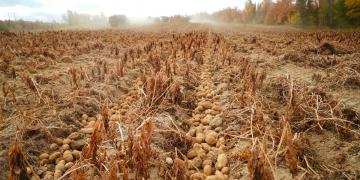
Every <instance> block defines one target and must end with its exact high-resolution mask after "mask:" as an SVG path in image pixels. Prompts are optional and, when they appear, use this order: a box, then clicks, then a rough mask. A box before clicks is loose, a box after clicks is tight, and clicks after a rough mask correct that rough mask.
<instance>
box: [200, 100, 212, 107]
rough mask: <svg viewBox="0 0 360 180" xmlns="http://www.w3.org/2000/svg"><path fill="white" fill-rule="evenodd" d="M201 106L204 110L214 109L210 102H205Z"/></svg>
mask: <svg viewBox="0 0 360 180" xmlns="http://www.w3.org/2000/svg"><path fill="white" fill-rule="evenodd" d="M201 106H202V107H203V108H204V109H211V108H212V107H213V104H212V103H211V102H210V101H205V102H203V103H202V104H201Z"/></svg>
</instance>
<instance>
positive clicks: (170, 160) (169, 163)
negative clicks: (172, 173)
mask: <svg viewBox="0 0 360 180" xmlns="http://www.w3.org/2000/svg"><path fill="white" fill-rule="evenodd" d="M165 161H166V163H167V164H168V165H172V164H173V163H174V161H173V160H172V158H171V157H167V158H166V160H165Z"/></svg>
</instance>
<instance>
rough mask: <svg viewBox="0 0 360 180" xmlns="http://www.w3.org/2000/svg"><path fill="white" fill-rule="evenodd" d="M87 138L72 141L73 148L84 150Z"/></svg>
mask: <svg viewBox="0 0 360 180" xmlns="http://www.w3.org/2000/svg"><path fill="white" fill-rule="evenodd" d="M86 142H87V141H86V140H85V139H80V140H76V141H74V142H72V143H71V145H70V146H71V149H76V150H80V151H81V150H82V148H83V147H84V146H85V145H86Z"/></svg>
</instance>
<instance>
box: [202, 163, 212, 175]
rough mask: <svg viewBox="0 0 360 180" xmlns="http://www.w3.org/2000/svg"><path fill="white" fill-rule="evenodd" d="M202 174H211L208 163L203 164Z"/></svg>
mask: <svg viewBox="0 0 360 180" xmlns="http://www.w3.org/2000/svg"><path fill="white" fill-rule="evenodd" d="M204 174H205V175H206V176H210V175H211V166H210V165H205V167H204Z"/></svg>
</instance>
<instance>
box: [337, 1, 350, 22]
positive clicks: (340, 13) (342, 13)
mask: <svg viewBox="0 0 360 180" xmlns="http://www.w3.org/2000/svg"><path fill="white" fill-rule="evenodd" d="M345 1H346V0H337V1H336V2H335V19H336V20H338V28H342V27H346V26H347V24H348V17H347V16H346V7H345Z"/></svg>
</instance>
